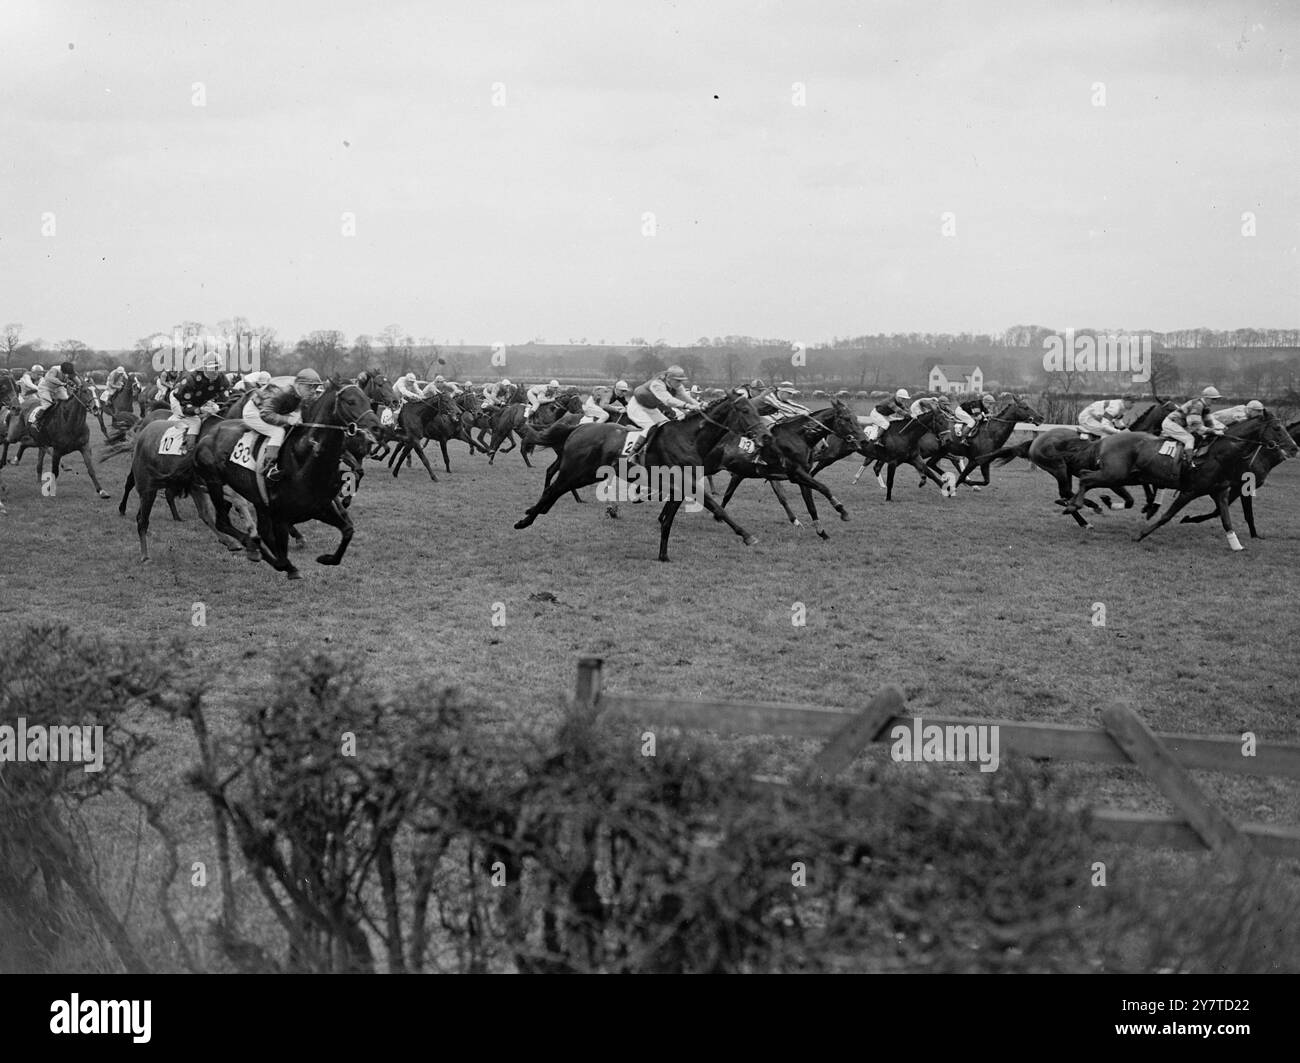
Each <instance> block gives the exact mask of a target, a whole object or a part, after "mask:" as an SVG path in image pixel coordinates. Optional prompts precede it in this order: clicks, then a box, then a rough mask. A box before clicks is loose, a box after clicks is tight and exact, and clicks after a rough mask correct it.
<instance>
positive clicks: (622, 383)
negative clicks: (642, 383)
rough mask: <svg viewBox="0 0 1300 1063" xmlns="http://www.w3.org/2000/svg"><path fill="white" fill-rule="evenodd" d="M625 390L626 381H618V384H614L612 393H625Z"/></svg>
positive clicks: (626, 388)
mask: <svg viewBox="0 0 1300 1063" xmlns="http://www.w3.org/2000/svg"><path fill="white" fill-rule="evenodd" d="M627 390H628V386H627V381H626V380H620V381H618V383H616V384H615V385H614V391H615V393H617V392H620V391H627Z"/></svg>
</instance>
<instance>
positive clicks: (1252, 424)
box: [1058, 413, 1297, 550]
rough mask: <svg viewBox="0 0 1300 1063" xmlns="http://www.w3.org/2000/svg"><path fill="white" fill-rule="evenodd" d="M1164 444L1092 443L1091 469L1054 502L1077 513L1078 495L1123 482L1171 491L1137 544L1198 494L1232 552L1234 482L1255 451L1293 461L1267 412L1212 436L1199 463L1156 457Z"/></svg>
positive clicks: (1134, 437) (1125, 437)
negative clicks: (1207, 499) (1214, 512)
mask: <svg viewBox="0 0 1300 1063" xmlns="http://www.w3.org/2000/svg"><path fill="white" fill-rule="evenodd" d="M1164 443H1165V440H1162V439H1158V438H1156V437H1155V436H1151V435H1148V434H1146V433H1144V432H1118V433H1116V434H1115V435H1111V436H1107V437H1106V438H1105V439H1103V440H1102V441H1101V442H1100V443H1099V444H1098V445H1097V447H1098V452H1097V468H1096V469H1095V470H1090V471H1088V472H1084V473H1082V474H1081V475H1080V476H1079V489H1078V490H1077V491H1076V492H1075V493H1074V497H1073V498H1071V499H1069V500H1068V501H1061V500H1058V504H1059V505H1062V506H1064V507H1065V510H1066V512H1067V513H1073V512H1077V511H1078V509H1079V507H1080V506H1081V505H1082V504H1083V496H1084V494H1086V493H1087V492H1088V491H1090V490H1092V489H1093V488H1094V487H1117V486H1121V485H1128V484H1149V485H1151V486H1152V487H1164V488H1177V489H1178V497H1177V498H1176V499H1174V501H1173V504H1172V505H1169V506H1167V507H1166V508H1165V510H1164V512H1163V513H1162V514H1161V515H1160V517H1159V519H1158V520H1155V521H1152V522H1150V523H1148V524H1147V525H1146V526H1145V527H1143V528H1142V529H1141V530H1140V531H1139V532H1138V534H1137V535H1136V536H1135V537H1134V538H1135V541H1136V542H1141V541H1142V540H1143V539H1145V538H1146V537H1147V536H1148V535H1150V534H1151V533H1152V532H1153V531H1155V530H1156V529H1157V528H1159V527H1161V526H1162V525H1164V524H1166V523H1167V522H1168V521H1169V520H1170V518H1172V517H1173V516H1174V514H1175V513H1177V512H1178V511H1179V510H1180V509H1182V508H1183V507H1184V506H1185V505H1187V503H1188V502H1191V501H1192V500H1193V499H1196V498H1199V497H1200V496H1201V495H1211V496H1213V498H1214V502H1215V505H1216V506H1217V507H1218V512H1219V519H1220V520H1221V521H1222V522H1223V530H1224V533H1225V534H1226V535H1227V537H1228V545H1229V546H1230V547H1231V548H1232V549H1233V550H1241V549H1243V547H1242V545H1241V543H1240V541H1239V540H1238V539H1237V534H1236V532H1234V531H1233V530H1232V518H1231V516H1230V514H1229V511H1228V496H1229V493H1230V492H1231V490H1232V487H1233V484H1234V483H1238V484H1239V483H1241V482H1242V473H1243V472H1245V471H1247V470H1248V469H1249V467H1250V465H1251V462H1252V461H1253V460H1254V458H1255V456H1256V454H1258V452H1259V451H1260V450H1261V449H1267V450H1270V451H1276V452H1278V453H1279V454H1280V455H1282V456H1283V457H1287V458H1290V457H1294V456H1295V454H1296V451H1297V447H1296V442H1295V440H1294V439H1292V438H1291V436H1290V434H1289V433H1288V432H1287V430H1286V427H1285V426H1284V425H1283V424H1282V422H1281V421H1279V420H1278V419H1277V417H1275V416H1274V415H1273V414H1271V413H1265V414H1264V415H1263V416H1262V417H1252V418H1249V419H1247V420H1245V421H1238V422H1237V423H1236V424H1233V425H1229V426H1228V428H1227V429H1225V430H1224V433H1223V435H1221V436H1219V437H1217V438H1216V439H1215V440H1214V441H1213V442H1212V443H1210V445H1209V448H1208V449H1207V450H1206V452H1205V455H1204V456H1203V457H1202V458H1201V459H1200V462H1199V464H1197V465H1196V466H1195V467H1194V468H1190V467H1187V466H1186V465H1185V464H1184V463H1183V461H1182V458H1181V456H1180V455H1178V454H1177V453H1175V454H1174V455H1172V456H1170V455H1165V454H1162V453H1160V451H1161V449H1162V447H1163V444H1164Z"/></svg>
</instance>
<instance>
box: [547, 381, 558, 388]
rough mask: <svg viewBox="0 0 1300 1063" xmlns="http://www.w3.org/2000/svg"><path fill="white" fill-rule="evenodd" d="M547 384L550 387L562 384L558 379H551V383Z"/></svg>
mask: <svg viewBox="0 0 1300 1063" xmlns="http://www.w3.org/2000/svg"><path fill="white" fill-rule="evenodd" d="M546 386H547V387H548V388H558V387H559V386H560V382H559V381H558V380H552V381H551V382H550V383H549V384H547V385H546Z"/></svg>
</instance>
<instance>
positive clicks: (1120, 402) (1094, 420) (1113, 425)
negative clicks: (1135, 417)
mask: <svg viewBox="0 0 1300 1063" xmlns="http://www.w3.org/2000/svg"><path fill="white" fill-rule="evenodd" d="M1132 408H1133V397H1132V396H1131V395H1125V396H1124V397H1123V398H1120V399H1109V400H1107V399H1098V400H1097V401H1096V402H1094V403H1092V404H1090V405H1088V406H1085V407H1084V408H1083V409H1082V410H1080V411H1079V427H1080V428H1082V429H1083V430H1084V431H1085V432H1087V433H1088V434H1089V435H1094V436H1110V435H1114V434H1115V433H1116V432H1122V431H1124V417H1125V415H1126V414H1127V413H1128V412H1129V411H1130V410H1131V409H1132Z"/></svg>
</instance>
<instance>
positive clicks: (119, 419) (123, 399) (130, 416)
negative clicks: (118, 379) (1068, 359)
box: [95, 374, 140, 443]
mask: <svg viewBox="0 0 1300 1063" xmlns="http://www.w3.org/2000/svg"><path fill="white" fill-rule="evenodd" d="M139 393H140V381H139V380H138V379H137V378H136V377H135V376H134V375H131V374H128V375H127V378H126V383H124V384H123V385H122V386H121V387H120V388H118V389H117V391H116V392H114V394H113V397H112V399H110V400H109V407H108V413H109V421H110V422H111V423H112V425H113V435H112V436H110V435H109V434H108V428H107V427H106V426H105V424H104V403H103V401H102V396H101V401H100V402H99V403H98V404H97V405H96V407H95V418H96V420H98V421H99V431H100V433H101V434H102V435H103V436H104V439H105V440H107V441H108V442H109V443H116V442H120V441H121V440H122V439H124V438H125V437H126V433H127V431H128V430H129V429H130V428H131V427H132V426H133V425H135V423H136V422H137V421H138V420H139V418H138V417H137V416H136V415H135V413H134V412H133V407H134V406H135V401H136V398H137V396H138V395H139Z"/></svg>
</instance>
